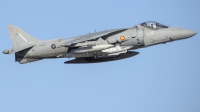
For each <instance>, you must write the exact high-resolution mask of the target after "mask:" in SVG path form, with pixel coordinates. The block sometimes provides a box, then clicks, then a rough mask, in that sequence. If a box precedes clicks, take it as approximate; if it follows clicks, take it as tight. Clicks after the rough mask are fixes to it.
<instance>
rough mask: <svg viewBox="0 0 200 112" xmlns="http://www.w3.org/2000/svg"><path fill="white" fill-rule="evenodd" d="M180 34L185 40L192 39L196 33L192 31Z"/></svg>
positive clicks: (184, 31)
mask: <svg viewBox="0 0 200 112" xmlns="http://www.w3.org/2000/svg"><path fill="white" fill-rule="evenodd" d="M181 33H182V35H183V37H186V38H189V37H192V36H194V35H196V34H197V32H195V31H192V30H182V31H181Z"/></svg>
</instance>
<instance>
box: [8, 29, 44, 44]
mask: <svg viewBox="0 0 200 112" xmlns="http://www.w3.org/2000/svg"><path fill="white" fill-rule="evenodd" d="M7 27H8V31H9V34H10V38H11V40H12V44H13V47H14V48H21V47H25V46H30V45H34V44H35V43H38V42H41V40H38V39H36V38H34V37H32V36H31V35H29V34H28V33H26V32H25V31H23V30H22V29H20V28H18V27H17V26H14V25H8V26H7Z"/></svg>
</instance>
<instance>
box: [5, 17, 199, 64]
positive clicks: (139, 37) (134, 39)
mask: <svg viewBox="0 0 200 112" xmlns="http://www.w3.org/2000/svg"><path fill="white" fill-rule="evenodd" d="M8 31H9V34H10V37H11V40H12V44H13V48H12V49H7V50H4V51H3V53H4V54H11V53H15V61H16V62H19V63H20V64H24V63H28V62H34V61H39V60H42V59H49V58H74V59H73V60H69V61H66V62H64V63H66V64H68V63H98V62H105V61H114V60H120V59H124V58H129V57H132V56H135V55H137V54H138V52H135V51H133V50H135V49H138V48H143V47H148V46H152V45H157V44H163V43H166V42H172V41H176V40H180V39H186V38H189V37H192V36H194V35H196V34H197V33H196V32H195V31H192V30H184V29H181V28H170V27H168V26H166V25H163V24H160V23H158V22H155V21H147V22H143V23H141V24H138V25H135V26H134V27H131V28H122V29H111V30H106V31H101V32H94V33H90V34H86V35H81V36H77V37H73V38H67V39H61V38H59V39H53V40H46V41H43V40H38V39H36V38H34V37H32V36H31V35H29V34H28V33H26V32H25V31H23V30H22V29H20V28H18V27H16V26H14V25H8Z"/></svg>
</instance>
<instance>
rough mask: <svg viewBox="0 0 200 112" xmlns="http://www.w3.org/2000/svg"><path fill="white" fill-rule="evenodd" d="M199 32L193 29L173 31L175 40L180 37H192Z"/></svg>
mask: <svg viewBox="0 0 200 112" xmlns="http://www.w3.org/2000/svg"><path fill="white" fill-rule="evenodd" d="M196 34H197V32H195V31H192V30H182V29H181V30H175V31H173V33H172V38H173V39H175V40H179V39H186V38H189V37H192V36H194V35H196Z"/></svg>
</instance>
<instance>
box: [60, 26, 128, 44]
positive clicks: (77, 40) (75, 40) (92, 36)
mask: <svg viewBox="0 0 200 112" xmlns="http://www.w3.org/2000/svg"><path fill="white" fill-rule="evenodd" d="M125 30H127V28H123V29H113V30H106V31H101V32H96V33H91V34H86V35H82V36H78V37H75V38H71V39H70V38H69V39H67V40H66V41H65V42H64V43H63V45H64V46H70V45H72V44H77V43H80V42H84V41H88V40H95V39H98V38H100V37H103V36H106V35H110V34H115V33H119V32H123V31H125Z"/></svg>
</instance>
